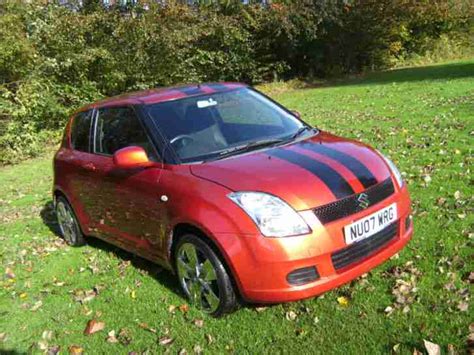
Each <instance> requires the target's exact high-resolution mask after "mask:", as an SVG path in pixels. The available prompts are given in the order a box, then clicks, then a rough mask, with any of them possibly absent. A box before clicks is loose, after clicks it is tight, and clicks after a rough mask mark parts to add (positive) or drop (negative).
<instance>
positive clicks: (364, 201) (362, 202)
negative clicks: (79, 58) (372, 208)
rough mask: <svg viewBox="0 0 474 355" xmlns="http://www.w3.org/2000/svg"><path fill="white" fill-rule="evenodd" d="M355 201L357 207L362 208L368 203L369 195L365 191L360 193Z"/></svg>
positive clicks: (367, 205)
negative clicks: (357, 204) (357, 203)
mask: <svg viewBox="0 0 474 355" xmlns="http://www.w3.org/2000/svg"><path fill="white" fill-rule="evenodd" d="M357 201H358V202H359V208H361V209H363V210H365V209H366V208H367V207H369V205H370V200H369V196H368V195H367V194H366V193H361V194H360V195H359V197H357Z"/></svg>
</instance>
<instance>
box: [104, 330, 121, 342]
mask: <svg viewBox="0 0 474 355" xmlns="http://www.w3.org/2000/svg"><path fill="white" fill-rule="evenodd" d="M105 340H107V342H108V343H118V342H119V340H118V339H117V337H116V336H115V330H111V331H110V332H108V333H107V338H106V339H105Z"/></svg>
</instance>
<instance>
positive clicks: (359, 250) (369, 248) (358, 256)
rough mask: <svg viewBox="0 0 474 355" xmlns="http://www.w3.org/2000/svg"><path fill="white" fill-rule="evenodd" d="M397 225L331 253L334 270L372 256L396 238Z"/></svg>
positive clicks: (397, 223)
mask: <svg viewBox="0 0 474 355" xmlns="http://www.w3.org/2000/svg"><path fill="white" fill-rule="evenodd" d="M398 225H399V222H398V221H396V222H394V223H392V224H391V225H389V226H388V227H385V228H384V229H382V230H381V231H380V232H378V233H376V234H374V235H373V236H371V237H369V238H367V239H364V240H361V241H360V242H356V243H354V244H352V245H350V246H348V247H346V248H344V249H341V250H338V251H336V252H335V253H333V254H332V255H331V260H332V263H333V266H334V268H335V269H336V270H339V269H342V268H344V267H346V266H348V265H351V264H353V263H356V262H358V261H360V260H362V259H364V258H367V257H369V256H370V255H372V254H374V253H375V252H376V251H377V250H379V249H381V248H382V247H384V246H385V245H386V244H388V243H389V242H390V241H391V240H392V239H394V238H395V237H396V236H397V233H398Z"/></svg>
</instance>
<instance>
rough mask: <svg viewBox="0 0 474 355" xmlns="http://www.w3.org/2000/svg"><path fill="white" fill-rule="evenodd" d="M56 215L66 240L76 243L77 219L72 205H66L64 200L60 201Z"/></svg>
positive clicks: (69, 242)
mask: <svg viewBox="0 0 474 355" xmlns="http://www.w3.org/2000/svg"><path fill="white" fill-rule="evenodd" d="M56 215H57V218H58V224H59V228H60V230H61V234H62V235H63V237H64V240H65V241H66V242H67V243H68V244H74V243H75V242H76V240H77V232H76V221H75V219H74V215H73V212H72V210H71V207H69V206H68V205H66V204H65V203H64V202H63V201H59V202H58V203H57V206H56Z"/></svg>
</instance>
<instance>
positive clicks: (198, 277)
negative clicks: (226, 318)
mask: <svg viewBox="0 0 474 355" xmlns="http://www.w3.org/2000/svg"><path fill="white" fill-rule="evenodd" d="M174 262H175V270H176V274H177V275H178V279H179V284H180V286H181V289H182V290H183V292H184V294H185V295H186V296H187V298H188V299H189V300H190V302H191V303H193V304H195V305H196V306H197V307H198V308H200V309H202V310H203V311H204V312H206V313H209V314H210V315H211V316H213V317H216V318H217V317H221V316H223V315H225V314H228V313H231V312H233V311H234V310H235V309H236V308H237V297H236V294H235V290H234V286H233V284H232V279H231V276H230V275H229V272H228V271H227V269H226V267H225V265H224V261H223V260H222V259H221V258H220V257H219V255H218V253H216V251H214V250H213V248H212V247H211V246H210V245H209V244H208V243H206V242H205V241H204V240H203V239H201V238H199V237H198V236H196V235H193V234H187V235H184V236H183V237H181V238H180V239H179V241H178V244H177V246H176V249H175V257H174Z"/></svg>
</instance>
